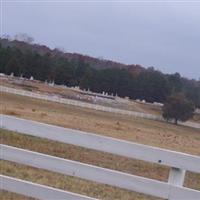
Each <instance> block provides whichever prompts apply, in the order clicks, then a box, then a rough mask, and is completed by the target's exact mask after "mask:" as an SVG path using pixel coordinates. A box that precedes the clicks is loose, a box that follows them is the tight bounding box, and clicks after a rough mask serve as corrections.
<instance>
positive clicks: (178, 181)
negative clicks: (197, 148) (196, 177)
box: [167, 167, 185, 200]
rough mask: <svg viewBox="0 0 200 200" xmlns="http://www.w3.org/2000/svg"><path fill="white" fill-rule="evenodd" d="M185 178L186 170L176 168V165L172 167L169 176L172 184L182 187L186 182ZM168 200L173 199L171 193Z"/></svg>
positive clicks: (169, 181)
mask: <svg viewBox="0 0 200 200" xmlns="http://www.w3.org/2000/svg"><path fill="white" fill-rule="evenodd" d="M184 179H185V170H182V169H179V168H175V167H172V168H171V169H170V172H169V178H168V183H169V184H170V185H174V186H180V187H182V186H183V184H184ZM167 200H173V199H172V198H170V194H169V198H168V199H167Z"/></svg>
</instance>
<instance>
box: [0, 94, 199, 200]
mask: <svg viewBox="0 0 200 200" xmlns="http://www.w3.org/2000/svg"><path fill="white" fill-rule="evenodd" d="M0 106H1V111H2V113H4V114H8V115H14V116H18V117H22V118H26V119H32V120H35V121H40V122H45V123H50V124H55V125H59V126H63V127H67V128H73V129H78V130H83V131H89V132H94V133H97V134H101V135H106V136H111V137H115V138H120V139H124V140H129V141H134V142H138V143H142V144H147V145H152V146H158V147H162V148H166V149H172V150H177V151H181V152H186V153H191V154H195V155H200V131H199V130H197V129H193V128H188V127H183V126H175V125H173V124H167V123H164V122H156V121H151V120H145V119H136V118H131V117H127V116H123V115H116V114H111V113H106V112H99V111H94V110H90V109H83V108H77V107H73V106H67V105H62V104H57V103H52V102H45V101H41V100H36V99H31V98H26V97H22V96H17V95H11V94H6V93H2V95H1V98H0ZM0 134H1V142H2V143H4V144H9V145H13V146H16V147H22V148H26V149H30V150H33V151H38V152H42V153H48V154H50V155H55V156H59V157H63V158H67V159H73V160H77V161H81V162H85V163H89V164H94V165H98V166H101V167H107V168H110V169H116V170H120V171H123V172H127V173H131V174H135V175H142V176H145V177H150V178H155V179H158V180H165V181H166V180H167V176H168V171H169V169H168V168H166V167H161V166H159V165H156V164H150V163H146V162H142V161H138V160H133V159H128V158H124V157H120V156H114V155H111V154H107V153H102V152H98V151H93V150H88V149H84V148H80V147H76V146H73V145H67V144H61V143H57V142H53V141H48V140H44V139H40V138H36V137H30V136H23V135H19V134H16V133H13V132H8V131H5V130H1V131H0ZM55 134H56V133H55ZM1 171H2V173H3V174H6V175H10V176H13V177H18V178H23V179H25V180H30V181H34V182H37V183H42V184H46V185H50V186H54V187H58V188H61V189H66V190H70V191H72V192H78V193H81V194H86V195H90V196H93V197H97V198H101V199H108V200H110V199H125V200H150V199H156V198H150V197H147V196H145V195H141V194H138V193H133V192H128V191H125V190H121V189H117V188H114V187H110V186H106V185H99V184H96V183H92V182H89V181H85V180H81V179H77V178H73V177H68V176H63V175H61V174H57V173H52V172H48V171H44V170H38V169H35V168H31V167H27V166H23V165H18V164H14V163H10V162H6V161H1ZM122 181H123V180H122ZM185 185H186V186H188V187H191V188H195V189H198V190H200V175H199V174H194V173H187V175H186V181H185ZM2 194H3V198H4V199H29V198H27V197H22V196H18V195H15V194H11V193H7V192H3V193H2ZM2 194H1V195H2Z"/></svg>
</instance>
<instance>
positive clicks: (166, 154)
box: [0, 115, 200, 200]
mask: <svg viewBox="0 0 200 200" xmlns="http://www.w3.org/2000/svg"><path fill="white" fill-rule="evenodd" d="M0 117H1V123H2V124H1V128H4V129H8V130H11V131H17V132H19V133H22V134H27V135H32V136H36V137H41V138H46V139H51V140H55V141H59V142H64V143H69V144H74V145H77V146H82V147H85V148H90V149H95V150H99V151H104V152H108V153H113V154H117V155H121V156H125V157H130V158H136V159H140V160H144V161H148V162H153V163H158V164H161V165H166V166H170V167H171V170H170V174H169V179H168V182H162V181H157V180H153V179H149V178H144V177H140V176H135V175H131V174H127V173H123V172H119V171H115V170H110V169H105V168H101V167H97V166H93V165H88V164H85V163H80V162H77V161H72V160H67V159H63V158H59V157H54V156H50V155H45V154H41V153H38V152H33V151H28V150H24V149H19V148H16V147H11V146H7V145H1V159H3V160H8V161H12V162H17V163H20V164H25V165H28V166H32V167H37V168H41V169H46V170H50V171H53V172H58V173H62V174H65V175H70V176H75V177H79V178H83V179H86V180H90V181H95V182H98V183H102V184H108V185H111V186H116V187H119V188H123V189H127V190H130V191H136V192H140V193H144V194H148V195H152V196H155V197H160V198H164V199H169V200H199V199H200V191H198V190H193V189H189V188H185V187H183V183H184V177H185V170H188V171H193V172H196V173H200V157H199V156H194V155H189V154H185V153H180V152H175V151H170V150H165V149H161V148H156V147H150V146H146V145H141V144H137V143H132V142H128V141H123V140H118V139H113V138H110V137H105V136H100V135H96V134H92V133H85V132H82V131H77V130H72V129H66V128H62V127H58V126H53V125H48V124H43V123H39V122H34V121H30V120H24V119H19V118H16V117H10V116H5V115H1V116H0ZM1 187H2V186H1ZM34 191H35V190H34ZM36 191H37V190H36ZM56 199H57V198H56Z"/></svg>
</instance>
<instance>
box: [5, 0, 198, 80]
mask: <svg viewBox="0 0 200 200" xmlns="http://www.w3.org/2000/svg"><path fill="white" fill-rule="evenodd" d="M1 1H2V2H1V5H2V9H1V20H2V21H1V22H2V23H1V34H9V35H11V36H14V35H15V34H17V33H27V34H29V35H30V36H32V37H33V38H34V39H35V42H36V43H40V44H45V45H48V46H50V47H51V48H55V47H62V48H64V49H65V51H67V52H77V53H81V54H87V55H90V56H94V57H101V58H104V59H111V60H114V61H119V62H122V63H126V64H141V65H143V66H144V67H149V66H154V67H155V68H156V69H159V70H161V71H163V72H167V73H174V72H179V73H180V74H181V75H183V76H185V77H189V78H195V79H199V77H200V1H193V2H192V1H188V2H187V1H168V2H166V1H76V2H75V1H67V0H66V1H28V0H27V1H17V0H15V1H9V0H6V1H5V0H1Z"/></svg>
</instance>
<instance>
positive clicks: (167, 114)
mask: <svg viewBox="0 0 200 200" xmlns="http://www.w3.org/2000/svg"><path fill="white" fill-rule="evenodd" d="M194 110H195V107H194V104H193V103H192V102H191V101H189V100H187V99H186V97H185V96H184V95H183V94H182V93H178V94H174V95H172V96H170V97H168V98H167V100H166V102H165V103H164V106H163V117H164V118H165V119H166V120H167V121H169V120H174V123H175V124H178V121H187V120H188V119H190V118H191V117H192V116H193V113H194Z"/></svg>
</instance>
